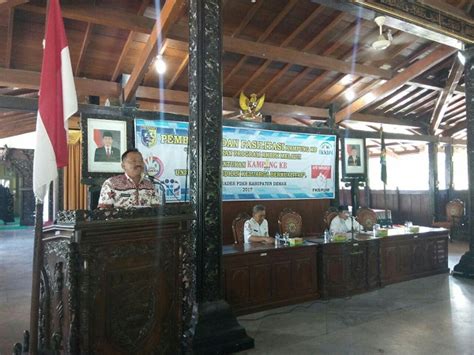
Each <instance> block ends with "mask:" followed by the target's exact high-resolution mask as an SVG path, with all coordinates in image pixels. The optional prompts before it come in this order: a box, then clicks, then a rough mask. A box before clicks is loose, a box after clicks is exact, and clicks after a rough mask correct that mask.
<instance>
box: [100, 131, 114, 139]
mask: <svg viewBox="0 0 474 355" xmlns="http://www.w3.org/2000/svg"><path fill="white" fill-rule="evenodd" d="M105 137H110V138H114V137H113V136H112V132H110V131H104V132H103V133H102V138H105Z"/></svg>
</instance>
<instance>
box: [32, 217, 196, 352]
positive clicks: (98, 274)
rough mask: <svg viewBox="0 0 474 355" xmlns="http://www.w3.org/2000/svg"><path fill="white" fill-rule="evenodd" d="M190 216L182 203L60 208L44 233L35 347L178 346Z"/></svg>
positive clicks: (131, 348)
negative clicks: (175, 205) (183, 246)
mask: <svg viewBox="0 0 474 355" xmlns="http://www.w3.org/2000/svg"><path fill="white" fill-rule="evenodd" d="M191 220H192V215H191V214H190V213H189V210H183V209H179V208H176V209H174V211H173V213H170V211H168V213H166V211H162V210H156V209H141V210H135V211H134V212H129V211H117V210H110V211H93V212H90V211H71V212H67V213H63V214H62V216H60V218H58V222H57V223H56V224H55V225H53V226H50V227H48V228H46V229H45V230H44V233H43V242H42V253H41V255H42V258H41V259H42V260H41V262H40V265H41V268H40V301H39V325H38V326H39V327H38V336H39V341H38V345H39V350H40V353H41V352H49V351H56V352H55V353H64V354H152V353H156V354H177V353H179V352H180V350H179V346H180V335H181V332H182V329H181V324H182V322H181V313H182V312H181V309H182V306H181V302H182V295H181V293H182V291H181V290H182V287H181V286H182V284H181V283H182V269H181V265H182V262H181V253H180V242H181V241H182V240H183V238H189V231H190V222H191Z"/></svg>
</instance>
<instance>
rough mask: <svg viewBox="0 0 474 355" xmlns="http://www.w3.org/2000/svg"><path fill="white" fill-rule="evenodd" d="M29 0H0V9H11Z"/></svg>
mask: <svg viewBox="0 0 474 355" xmlns="http://www.w3.org/2000/svg"><path fill="white" fill-rule="evenodd" d="M27 2H29V0H0V11H7V10H11V9H13V8H14V7H15V6H18V5H21V4H25V3H27Z"/></svg>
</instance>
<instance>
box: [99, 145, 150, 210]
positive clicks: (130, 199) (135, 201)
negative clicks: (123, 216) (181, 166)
mask: <svg viewBox="0 0 474 355" xmlns="http://www.w3.org/2000/svg"><path fill="white" fill-rule="evenodd" d="M122 169H123V170H124V172H125V174H123V175H117V176H113V177H111V178H109V179H107V180H105V182H104V184H103V185H102V189H101V190H100V197H99V204H98V206H97V207H99V208H114V207H119V208H137V207H157V206H158V205H159V196H158V194H157V193H156V190H155V186H154V185H153V183H152V182H151V181H149V180H147V179H145V178H144V169H145V163H144V162H143V157H142V155H141V153H140V152H139V151H138V150H137V149H134V148H133V149H129V150H127V151H126V152H125V153H123V154H122Z"/></svg>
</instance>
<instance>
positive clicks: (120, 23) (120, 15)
mask: <svg viewBox="0 0 474 355" xmlns="http://www.w3.org/2000/svg"><path fill="white" fill-rule="evenodd" d="M17 9H20V10H22V11H27V12H32V13H36V14H43V15H45V14H46V7H44V6H39V5H33V4H24V5H20V6H18V8H17ZM61 13H62V15H63V18H68V19H71V20H76V21H83V22H90V23H93V24H95V25H102V26H108V27H112V28H121V29H124V30H129V31H136V32H140V33H146V34H149V33H151V31H152V29H153V26H154V24H155V21H154V20H153V19H151V18H148V17H144V16H137V15H134V14H130V13H126V12H123V11H118V10H114V9H111V8H110V7H109V8H104V7H100V6H91V5H88V6H85V5H66V4H64V5H62V6H61Z"/></svg>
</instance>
